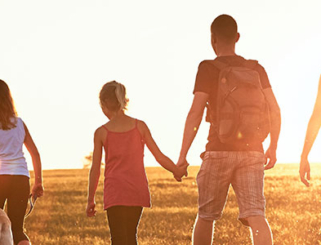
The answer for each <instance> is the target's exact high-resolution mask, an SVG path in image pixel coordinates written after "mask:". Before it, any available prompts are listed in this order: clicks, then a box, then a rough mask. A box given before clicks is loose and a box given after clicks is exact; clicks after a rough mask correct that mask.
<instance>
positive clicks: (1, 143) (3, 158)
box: [0, 117, 30, 177]
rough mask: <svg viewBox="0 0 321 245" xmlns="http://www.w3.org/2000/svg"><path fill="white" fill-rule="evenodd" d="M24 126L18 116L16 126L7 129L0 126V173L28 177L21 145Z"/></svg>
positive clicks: (23, 136) (23, 137)
mask: <svg viewBox="0 0 321 245" xmlns="http://www.w3.org/2000/svg"><path fill="white" fill-rule="evenodd" d="M25 135H26V132H25V128H24V126H23V122H22V120H21V118H20V117H18V118H17V124H16V127H14V128H11V129H9V130H3V129H1V128H0V175H4V174H8V175H25V176H28V177H30V175H29V171H28V166H27V162H26V159H25V157H24V154H23V151H22V146H23V142H24V140H25Z"/></svg>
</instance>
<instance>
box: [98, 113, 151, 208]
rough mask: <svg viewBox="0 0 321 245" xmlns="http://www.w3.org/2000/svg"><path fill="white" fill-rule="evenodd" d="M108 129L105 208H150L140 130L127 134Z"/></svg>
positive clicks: (133, 130)
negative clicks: (120, 206)
mask: <svg viewBox="0 0 321 245" xmlns="http://www.w3.org/2000/svg"><path fill="white" fill-rule="evenodd" d="M103 127H104V128H105V129H106V130H107V138H106V142H105V144H104V149H105V154H106V157H105V180H104V209H107V208H109V207H112V206H116V205H122V206H142V207H150V194H149V189H148V182H147V177H146V173H145V168H144V145H145V143H144V142H143V139H142V137H141V135H140V132H139V130H138V128H137V119H136V123H135V128H133V129H131V130H129V131H126V132H112V131H109V130H108V129H107V128H106V127H105V126H103Z"/></svg>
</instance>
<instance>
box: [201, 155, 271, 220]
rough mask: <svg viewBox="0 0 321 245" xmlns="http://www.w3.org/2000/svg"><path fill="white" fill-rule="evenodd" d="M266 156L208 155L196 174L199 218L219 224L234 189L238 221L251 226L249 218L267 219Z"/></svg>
mask: <svg viewBox="0 0 321 245" xmlns="http://www.w3.org/2000/svg"><path fill="white" fill-rule="evenodd" d="M265 162H266V158H265V156H264V154H263V153H261V152H256V151H239V152H236V151H209V152H206V153H205V155H204V158H203V163H202V165H201V168H200V170H199V173H198V174H197V178H196V180H197V185H198V193H199V200H198V203H199V211H198V215H199V217H200V218H202V219H205V220H211V221H213V220H218V219H220V218H221V216H222V212H223V209H224V206H225V203H226V200H227V195H228V190H229V187H230V185H232V187H233V189H234V192H235V195H236V198H237V202H238V206H239V217H238V218H239V220H240V221H241V222H242V223H243V224H244V225H248V223H247V221H246V218H248V217H251V216H265V198H264V194H263V179H264V164H265Z"/></svg>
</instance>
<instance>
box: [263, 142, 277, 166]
mask: <svg viewBox="0 0 321 245" xmlns="http://www.w3.org/2000/svg"><path fill="white" fill-rule="evenodd" d="M265 157H266V163H265V167H264V170H268V169H271V168H273V167H274V165H275V163H276V149H273V148H271V147H269V149H267V151H266V152H265Z"/></svg>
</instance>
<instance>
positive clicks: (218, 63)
mask: <svg viewBox="0 0 321 245" xmlns="http://www.w3.org/2000/svg"><path fill="white" fill-rule="evenodd" d="M211 64H212V65H214V66H215V67H216V68H217V69H219V70H220V71H221V70H223V69H225V68H226V67H228V66H230V64H228V63H227V62H224V61H220V60H217V59H215V60H214V61H212V62H211Z"/></svg>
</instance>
